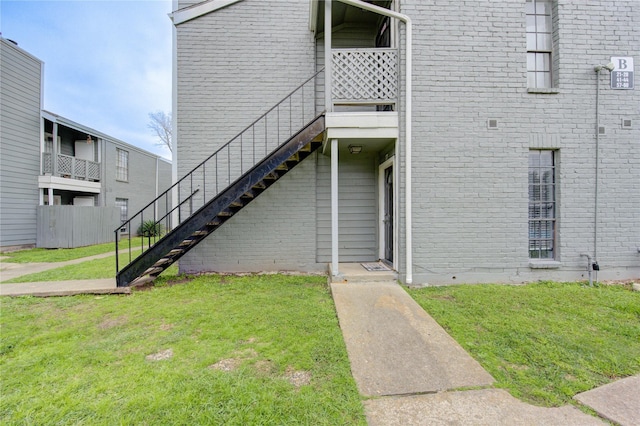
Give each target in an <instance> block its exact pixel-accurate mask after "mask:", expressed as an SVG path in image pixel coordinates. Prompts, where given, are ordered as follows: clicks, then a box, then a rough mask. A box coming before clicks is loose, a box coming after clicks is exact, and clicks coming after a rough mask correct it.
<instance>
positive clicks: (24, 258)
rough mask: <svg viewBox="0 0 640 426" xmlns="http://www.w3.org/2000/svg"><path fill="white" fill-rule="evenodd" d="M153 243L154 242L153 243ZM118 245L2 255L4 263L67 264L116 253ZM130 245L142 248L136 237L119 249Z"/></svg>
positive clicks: (99, 245)
mask: <svg viewBox="0 0 640 426" xmlns="http://www.w3.org/2000/svg"><path fill="white" fill-rule="evenodd" d="M152 242H153V241H152ZM115 244H116V243H115V242H112V243H105V244H97V245H93V246H87V247H78V248H72V249H45V248H34V249H28V250H18V251H12V252H7V253H2V256H5V257H6V259H2V262H6V263H50V262H65V261H67V260H74V259H80V258H81V257H88V256H93V255H96V254H102V253H110V252H113V253H115V250H116V245H115ZM129 244H131V248H132V249H135V248H140V247H141V245H142V242H141V240H140V237H134V238H132V239H131V243H129V240H122V241H120V243H119V249H120V250H122V249H128V248H129ZM144 244H145V247H146V246H147V245H148V241H147V239H145V242H144Z"/></svg>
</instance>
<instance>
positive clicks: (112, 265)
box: [0, 249, 178, 285]
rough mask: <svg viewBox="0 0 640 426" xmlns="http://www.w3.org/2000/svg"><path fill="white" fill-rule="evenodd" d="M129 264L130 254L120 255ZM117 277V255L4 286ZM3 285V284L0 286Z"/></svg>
mask: <svg viewBox="0 0 640 426" xmlns="http://www.w3.org/2000/svg"><path fill="white" fill-rule="evenodd" d="M139 254H140V250H139V249H138V250H133V251H132V252H131V256H132V259H133V258H135V257H136V256H138V255H139ZM127 263H129V255H128V253H121V254H120V265H121V267H122V266H123V265H126V264H127ZM177 274H178V267H177V266H176V265H172V266H170V267H169V268H168V269H167V270H166V271H164V272H163V273H162V276H164V277H170V276H176V275H177ZM115 276H116V261H115V255H114V256H109V257H105V258H103V259H94V260H87V261H86V262H82V263H77V264H75V265H66V266H61V267H59V268H55V269H49V270H47V271H43V272H38V273H34V274H28V275H22V276H20V277H17V278H14V279H12V280H7V281H3V282H2V283H3V284H5V283H6V284H10V283H29V282H39V281H66V280H93V279H102V278H114V277H115ZM0 285H1V284H0Z"/></svg>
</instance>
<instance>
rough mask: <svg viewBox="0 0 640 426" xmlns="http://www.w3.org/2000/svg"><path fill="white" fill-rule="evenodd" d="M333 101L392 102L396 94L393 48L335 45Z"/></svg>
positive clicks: (396, 77) (396, 76)
mask: <svg viewBox="0 0 640 426" xmlns="http://www.w3.org/2000/svg"><path fill="white" fill-rule="evenodd" d="M332 52H333V79H332V89H331V95H332V98H333V102H334V103H340V102H357V103H367V102H369V103H392V102H396V99H397V97H398V95H397V94H398V52H397V51H396V50H395V49H334V50H333V51H332Z"/></svg>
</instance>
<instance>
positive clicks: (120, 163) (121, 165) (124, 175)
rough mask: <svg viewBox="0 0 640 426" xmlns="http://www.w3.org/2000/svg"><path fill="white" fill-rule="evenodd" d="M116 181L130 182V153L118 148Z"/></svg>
mask: <svg viewBox="0 0 640 426" xmlns="http://www.w3.org/2000/svg"><path fill="white" fill-rule="evenodd" d="M116 180H118V181H121V182H129V151H126V150H124V149H120V148H116Z"/></svg>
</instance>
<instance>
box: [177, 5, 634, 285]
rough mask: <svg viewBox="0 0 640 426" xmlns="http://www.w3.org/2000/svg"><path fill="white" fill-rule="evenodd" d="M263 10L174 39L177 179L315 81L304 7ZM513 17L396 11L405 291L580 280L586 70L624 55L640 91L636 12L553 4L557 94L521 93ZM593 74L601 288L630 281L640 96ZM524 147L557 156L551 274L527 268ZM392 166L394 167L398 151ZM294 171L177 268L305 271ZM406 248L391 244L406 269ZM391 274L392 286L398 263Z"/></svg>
mask: <svg viewBox="0 0 640 426" xmlns="http://www.w3.org/2000/svg"><path fill="white" fill-rule="evenodd" d="M265 4H266V3H265V2H260V1H257V0H245V1H244V2H241V3H237V4H235V5H233V6H231V7H228V8H225V9H222V10H220V11H217V12H215V13H213V14H210V15H207V16H205V17H202V18H199V19H197V20H194V21H191V22H187V23H185V24H183V25H180V26H179V27H178V61H179V63H178V67H179V78H178V82H179V83H178V84H179V86H178V111H177V116H178V120H179V121H178V137H179V145H180V146H179V151H178V161H179V170H180V174H183V173H184V172H186V171H187V170H188V169H190V168H191V167H192V166H193V165H195V164H196V163H197V162H199V161H201V160H202V159H203V158H204V157H205V156H206V155H208V154H209V153H210V152H212V150H213V149H214V147H216V146H219V145H220V144H222V143H224V142H226V141H227V140H228V139H229V138H230V137H231V136H233V135H235V134H236V133H237V132H238V131H239V130H241V129H242V128H243V127H244V126H246V125H247V124H249V123H250V122H251V121H253V119H255V118H256V117H257V116H259V115H260V114H261V113H262V112H263V111H264V110H265V109H266V108H268V107H269V106H270V105H272V104H273V103H274V102H276V101H277V100H278V99H279V98H281V97H282V96H283V95H284V94H286V93H287V92H288V91H289V90H291V89H293V88H294V87H295V86H296V85H297V84H298V83H299V82H301V81H302V80H304V79H305V78H306V77H308V76H310V75H311V74H312V73H313V71H314V43H313V38H312V36H311V34H310V33H309V31H308V5H309V3H308V2H306V1H290V2H285V1H278V2H269V3H268V7H265ZM524 6H525V2H524V0H502V1H497V0H493V1H489V0H481V1H464V2H451V1H443V0H436V1H430V2H425V1H422V0H402V1H401V2H400V8H401V12H403V13H406V14H408V15H409V16H411V17H412V19H413V22H414V51H413V53H414V81H413V85H414V94H413V101H414V114H413V122H414V130H413V134H414V138H413V139H414V140H413V179H414V181H413V189H414V193H413V198H414V209H413V211H414V216H413V221H414V236H413V240H414V282H415V283H445V282H488V281H496V282H523V281H532V280H537V279H567V280H575V279H580V278H585V279H586V273H585V271H584V269H585V264H586V263H585V259H584V258H582V257H580V254H581V253H592V251H593V222H594V186H595V173H594V164H595V135H594V130H595V73H594V71H593V67H594V65H596V64H604V63H607V62H608V61H609V57H610V56H632V57H634V59H635V60H636V81H637V80H638V78H637V74H638V73H639V72H640V30H639V28H640V6H639V3H638V2H637V1H622V0H618V1H612V0H607V1H604V0H602V1H584V0H573V1H564V0H559V1H557V7H556V9H557V14H558V16H557V22H558V24H559V25H558V40H557V46H558V50H557V52H556V57H555V61H556V63H557V64H558V73H557V75H556V81H557V88H558V93H557V94H533V93H528V92H527V87H526V81H527V79H526V45H525V16H524ZM605 74H606V73H605ZM600 78H601V80H600V81H601V89H602V91H601V96H600V101H601V109H600V112H601V120H600V124H601V125H604V126H606V128H607V135H606V136H604V137H602V138H601V140H600V152H599V155H600V164H601V169H600V174H599V186H600V193H599V206H600V208H599V211H598V217H599V221H598V229H599V234H598V260H599V262H600V266H601V271H600V278H603V279H604V278H627V277H633V276H636V277H637V276H639V275H640V255H639V254H638V252H637V247H639V246H640V110H639V107H640V88H636V89H635V90H628V91H619V90H611V89H610V88H609V87H608V81H607V78H608V75H601V76H600ZM636 85H637V84H636ZM400 112H401V113H402V109H401V111H400ZM622 118H626V119H632V120H633V129H631V130H623V129H621V125H620V123H621V119H622ZM487 119H496V120H498V123H499V128H498V129H497V130H487V125H486V122H487ZM400 122H403V118H402V117H401V119H400ZM401 135H404V132H403V131H402V130H401ZM401 143H402V142H401ZM531 148H548V149H557V150H558V152H559V154H558V171H557V182H558V202H559V209H558V230H559V236H558V252H559V257H558V260H559V261H560V264H561V267H560V268H558V269H544V270H542V269H531V268H530V267H529V259H528V250H527V248H528V191H527V164H528V161H527V160H528V152H529V150H530V149H531ZM398 160H399V161H398V163H397V165H403V157H402V149H401V158H400V159H398ZM299 167H300V168H299V169H296V170H295V171H294V172H293V174H292V175H287V176H286V177H285V180H283V181H282V182H281V183H279V184H278V185H280V184H283V185H281V186H276V187H273V188H271V189H270V190H269V191H268V193H267V194H264V195H263V196H262V197H260V198H259V199H258V200H256V201H255V202H254V204H253V205H251V206H249V207H248V208H247V209H246V210H244V211H243V212H241V213H240V214H239V215H238V216H237V217H236V218H234V219H233V222H230V223H228V224H226V225H225V226H224V227H223V228H221V230H220V231H218V232H216V234H215V235H214V236H212V237H210V238H209V239H208V240H207V242H205V243H203V244H204V245H203V247H198V248H197V249H196V251H195V252H194V253H193V254H192V255H189V256H187V257H186V258H185V259H184V260H181V267H182V268H183V269H184V270H188V271H196V270H200V269H204V270H215V269H219V270H257V269H270V268H268V267H267V266H268V265H267V264H269V262H272V261H276V262H279V261H280V260H276V259H275V258H276V257H278V256H280V253H284V254H285V255H286V256H281V257H279V258H278V259H281V260H282V261H283V262H285V260H284V258H285V257H287V256H288V257H287V258H288V259H289V260H290V261H291V262H293V259H296V262H297V265H298V266H299V267H303V265H304V267H306V265H307V264H308V265H310V268H312V267H314V266H313V265H314V263H313V258H314V257H315V253H311V252H313V250H315V245H310V246H309V250H310V252H309V253H308V254H309V256H308V257H307V246H306V245H305V244H307V243H309V242H310V241H314V240H313V238H314V235H315V232H311V233H309V234H308V235H307V234H306V232H307V231H313V229H309V228H312V227H313V226H315V219H314V221H311V220H310V217H311V216H309V215H312V211H315V204H314V203H315V199H314V198H313V197H311V198H308V199H307V195H309V193H310V191H309V188H311V187H313V182H310V181H308V179H312V177H313V176H315V169H314V165H313V164H312V161H310V160H307V161H306V162H305V163H303V164H302V165H301V166H299ZM305 173H308V174H305ZM303 175H304V176H303ZM291 176H293V177H291ZM294 178H295V179H294ZM286 179H292V180H296V181H297V180H298V179H300V180H302V181H304V182H305V184H310V185H311V186H307V187H306V188H305V189H304V190H301V191H300V192H296V191H295V189H296V188H299V187H298V186H295V188H293V187H289V186H288V185H289V183H287V181H286ZM402 180H403V174H401V181H402ZM284 188H287V189H286V190H284V192H282V190H283V189H284ZM400 189H401V190H400V194H402V191H403V188H400ZM400 202H401V203H402V202H403V199H402V198H401V200H400ZM311 207H313V208H311ZM307 208H309V211H307ZM404 214H405V213H404V212H403V211H400V215H399V216H400V218H399V220H400V221H403V220H404ZM278 216H282V217H286V221H285V222H286V224H287V225H288V227H290V228H292V229H293V230H294V232H290V234H291V235H294V236H295V237H294V239H293V240H291V239H290V238H291V235H285V234H283V231H284V229H283V228H281V227H280V226H282V224H281V222H278V221H275V220H274V219H275V218H277V217H278ZM265 218H270V219H268V220H267V221H266V222H265ZM272 220H273V221H272ZM400 229H401V230H402V229H404V228H403V223H400ZM281 235H282V236H281ZM247 241H250V242H251V244H250V245H247V244H246V242H247ZM280 241H282V244H280ZM274 242H275V243H277V244H274ZM261 244H264V247H263V246H261ZM403 247H404V235H400V249H401V250H400V251H401V252H400V253H399V254H398V255H399V258H400V260H401V262H400V265H402V266H404V263H403V258H404V254H405V253H404V248H403ZM296 248H297V249H296ZM292 249H293V251H291V250H292ZM269 250H273V253H271V254H270V256H264V254H265V253H267V252H268V251H269ZM234 262H235V265H237V267H236V266H233V265H234ZM275 264H276V263H274V265H275ZM283 264H286V262H285V263H283ZM286 265H287V266H295V265H290V264H286ZM316 267H317V265H316ZM278 269H279V268H278ZM400 272H401V276H404V273H405V272H406V271H405V270H404V267H403V268H402V269H401V271H400Z"/></svg>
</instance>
